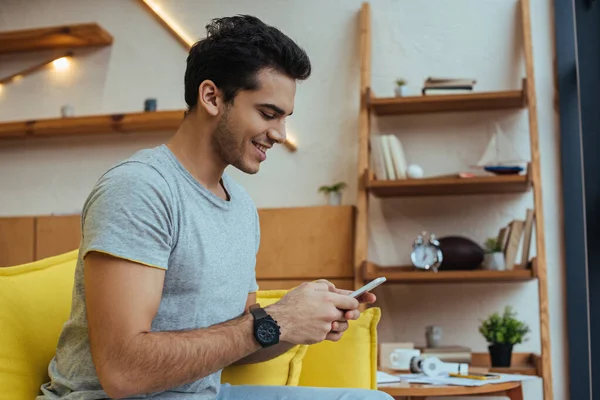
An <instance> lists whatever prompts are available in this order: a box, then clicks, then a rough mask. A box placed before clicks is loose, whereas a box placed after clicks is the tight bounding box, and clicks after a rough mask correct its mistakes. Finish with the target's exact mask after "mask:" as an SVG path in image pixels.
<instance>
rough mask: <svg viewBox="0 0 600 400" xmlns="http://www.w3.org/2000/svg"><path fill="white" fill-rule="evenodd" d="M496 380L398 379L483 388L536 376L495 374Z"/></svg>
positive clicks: (421, 376)
mask: <svg viewBox="0 0 600 400" xmlns="http://www.w3.org/2000/svg"><path fill="white" fill-rule="evenodd" d="M496 375H498V376H499V378H497V379H490V380H480V379H467V378H454V377H451V376H447V375H441V376H436V377H429V376H427V375H425V374H405V375H399V378H400V379H401V380H402V381H404V382H409V383H426V384H431V385H458V386H484V385H493V384H495V383H505V382H518V381H526V380H530V379H536V378H537V377H536V376H531V375H517V374H496Z"/></svg>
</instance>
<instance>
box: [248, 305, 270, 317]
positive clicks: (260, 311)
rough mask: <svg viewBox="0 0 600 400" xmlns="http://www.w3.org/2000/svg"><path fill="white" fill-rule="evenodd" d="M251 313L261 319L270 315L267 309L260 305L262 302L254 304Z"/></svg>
mask: <svg viewBox="0 0 600 400" xmlns="http://www.w3.org/2000/svg"><path fill="white" fill-rule="evenodd" d="M250 313H251V314H252V316H253V317H254V320H255V321H256V320H259V319H262V318H266V317H268V316H269V314H267V312H266V311H265V309H264V308H262V307H261V306H260V304H258V303H257V304H252V305H251V306H250Z"/></svg>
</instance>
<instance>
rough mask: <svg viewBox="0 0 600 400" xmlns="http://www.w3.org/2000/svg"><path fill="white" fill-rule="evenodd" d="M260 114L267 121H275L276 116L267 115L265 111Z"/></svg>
mask: <svg viewBox="0 0 600 400" xmlns="http://www.w3.org/2000/svg"><path fill="white" fill-rule="evenodd" d="M260 113H261V114H262V116H263V118H264V119H266V120H272V119H275V116H274V115H270V114H267V113H266V112H264V111H261V112H260Z"/></svg>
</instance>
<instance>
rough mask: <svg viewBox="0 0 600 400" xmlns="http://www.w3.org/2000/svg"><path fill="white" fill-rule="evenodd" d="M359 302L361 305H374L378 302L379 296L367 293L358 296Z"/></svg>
mask: <svg viewBox="0 0 600 400" xmlns="http://www.w3.org/2000/svg"><path fill="white" fill-rule="evenodd" d="M358 301H359V302H360V303H366V304H373V303H375V301H377V296H375V295H374V294H373V293H371V292H365V293H363V294H361V295H360V296H358Z"/></svg>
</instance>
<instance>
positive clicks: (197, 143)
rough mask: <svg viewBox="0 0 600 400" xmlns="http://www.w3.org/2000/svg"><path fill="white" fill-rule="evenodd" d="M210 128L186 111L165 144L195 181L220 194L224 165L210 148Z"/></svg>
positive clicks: (207, 124)
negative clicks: (185, 114) (171, 136)
mask: <svg viewBox="0 0 600 400" xmlns="http://www.w3.org/2000/svg"><path fill="white" fill-rule="evenodd" d="M212 130H214V127H213V126H211V124H210V123H203V121H201V118H200V117H199V116H198V115H197V114H196V113H190V114H189V115H188V116H187V117H186V118H185V120H184V121H183V123H182V124H181V126H180V127H179V129H178V130H177V132H176V133H175V135H174V136H173V138H172V139H171V140H170V141H169V142H168V143H167V146H168V147H169V149H170V150H171V152H172V153H173V154H174V155H175V157H177V159H178V160H179V162H180V163H181V164H182V165H183V167H184V168H185V169H187V170H188V172H189V173H190V174H191V175H192V176H193V177H194V178H196V180H197V181H198V182H200V183H201V184H202V185H203V186H204V187H206V188H207V189H209V190H210V191H212V192H214V193H215V194H217V195H218V196H221V197H223V196H222V195H224V194H225V193H224V189H223V187H222V186H221V178H222V176H223V172H224V171H225V167H226V165H225V164H224V163H223V162H222V161H221V159H220V158H219V156H218V155H217V154H216V153H215V151H214V150H213V148H212V144H211V135H212Z"/></svg>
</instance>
